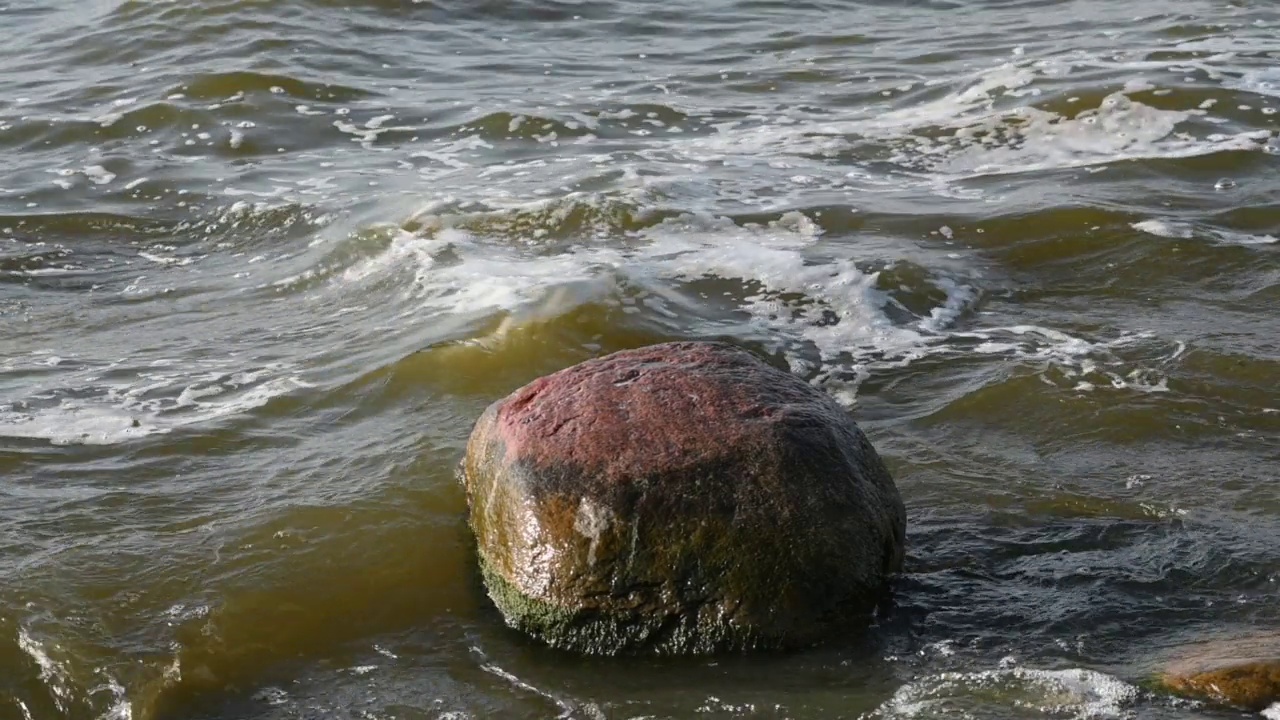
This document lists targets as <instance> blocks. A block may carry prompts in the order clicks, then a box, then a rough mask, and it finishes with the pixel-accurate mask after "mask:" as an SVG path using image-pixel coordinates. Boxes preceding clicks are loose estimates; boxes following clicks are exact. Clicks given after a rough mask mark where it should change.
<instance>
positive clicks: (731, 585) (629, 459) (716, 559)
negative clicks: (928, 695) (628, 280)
mask: <svg viewBox="0 0 1280 720" xmlns="http://www.w3.org/2000/svg"><path fill="white" fill-rule="evenodd" d="M460 478H461V481H462V483H463V485H464V487H465V489H466V495H467V503H468V511H469V520H470V524H471V527H472V530H473V531H474V533H475V536H476V540H477V551H478V555H479V561H480V566H481V571H482V574H483V576H484V580H485V584H486V586H487V588H488V591H489V595H490V597H491V598H492V599H493V601H494V603H495V604H496V605H497V607H498V609H499V610H500V611H501V612H502V614H503V615H504V617H505V618H506V621H507V623H508V624H509V625H511V626H512V627H515V628H517V629H520V630H522V631H524V632H527V633H529V634H531V635H533V636H535V637H537V638H540V639H541V640H543V641H544V642H546V643H548V644H550V645H552V646H555V647H560V648H566V649H570V650H576V651H580V652H584V653H591V654H618V653H633V652H651V653H658V654H695V653H711V652H721V651H740V650H748V649H756V648H784V647H795V646H805V645H812V644H815V643H817V642H819V641H821V640H823V639H825V638H828V637H831V636H832V634H833V633H837V632H840V631H842V630H850V629H854V628H856V627H858V626H860V625H861V626H865V624H866V623H867V622H868V621H869V619H870V615H871V613H872V611H873V610H874V609H875V608H876V606H877V605H878V604H879V602H881V601H882V600H883V599H884V593H885V590H886V587H887V583H888V581H889V579H890V576H891V575H892V574H893V573H895V572H897V571H898V570H899V569H900V566H901V563H902V555H903V541H904V534H905V526H906V517H905V512H904V509H903V505H902V501H901V498H900V497H899V495H898V491H897V488H896V487H895V486H894V483H893V479H892V478H891V477H890V475H889V472H888V470H887V469H886V468H885V466H884V464H883V462H882V461H881V459H880V457H879V456H878V455H877V454H876V451H875V449H874V448H872V446H871V444H870V442H868V440H867V438H866V437H865V436H864V435H863V433H862V431H861V430H860V429H859V428H858V426H857V425H856V424H854V422H853V420H852V419H851V418H850V417H849V415H848V413H847V412H846V411H845V410H844V408H842V407H841V406H840V405H839V404H837V403H836V402H835V401H834V400H833V399H832V398H831V397H830V396H828V395H826V394H825V393H823V392H821V391H819V390H817V389H815V388H813V387H811V386H810V385H808V384H806V383H805V382H803V381H801V380H800V379H799V378H797V377H795V376H794V375H791V374H789V373H786V372H784V371H781V370H778V369H776V368H774V367H772V366H770V365H768V364H766V363H764V362H762V361H761V360H759V359H758V358H756V357H755V356H754V355H752V354H751V353H749V352H746V351H744V350H741V349H738V348H736V347H733V346H731V345H728V344H724V343H706V342H686V343H668V344H663V345H654V346H650V347H645V348H640V349H637V350H630V351H625V352H620V353H615V354H613V355H609V356H606V357H603V358H599V359H596V360H591V361H588V362H585V363H582V364H580V365H576V366H574V367H571V368H568V369H566V370H562V371H560V372H558V373H555V374H553V375H550V376H547V377H544V378H541V379H539V380H536V381H534V382H532V383H530V384H529V385H527V386H525V387H524V388H521V389H520V390H517V391H516V392H514V393H512V394H511V395H510V396H508V397H506V398H504V399H503V400H500V401H498V402H496V403H494V404H493V405H492V406H490V407H489V408H488V410H486V411H485V413H484V414H483V416H482V417H481V418H480V419H479V421H478V422H477V423H476V427H475V429H474V431H473V433H472V435H471V439H470V441H469V443H468V447H467V456H466V458H465V460H464V461H463V463H462V466H461V468H460Z"/></svg>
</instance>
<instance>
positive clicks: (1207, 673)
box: [1161, 633, 1280, 712]
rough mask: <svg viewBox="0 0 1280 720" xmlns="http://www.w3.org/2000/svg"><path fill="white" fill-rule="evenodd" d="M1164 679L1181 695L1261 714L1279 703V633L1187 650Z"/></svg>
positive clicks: (1196, 646) (1165, 673)
mask: <svg viewBox="0 0 1280 720" xmlns="http://www.w3.org/2000/svg"><path fill="white" fill-rule="evenodd" d="M1161 680H1162V681H1163V683H1164V684H1165V686H1167V687H1168V688H1169V689H1170V690H1172V691H1174V692H1176V693H1178V694H1181V695H1188V696H1192V697H1198V698H1202V699H1207V700H1212V701H1214V702H1219V703H1222V704H1224V705H1231V706H1235V707H1238V708H1242V709H1245V710H1252V711H1255V712H1260V711H1262V710H1265V709H1266V708H1267V707H1268V706H1270V705H1271V704H1272V703H1275V702H1280V633H1258V634H1255V635H1250V636H1247V637H1240V638H1231V639H1221V640H1213V641H1209V642H1205V643H1201V644H1199V645H1194V646H1190V647H1187V648H1184V649H1183V650H1182V651H1181V654H1180V657H1179V658H1178V659H1177V660H1176V661H1174V662H1172V663H1170V664H1169V666H1168V667H1167V668H1166V669H1165V671H1164V673H1163V675H1162V676H1161Z"/></svg>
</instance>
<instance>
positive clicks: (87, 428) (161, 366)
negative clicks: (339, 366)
mask: <svg viewBox="0 0 1280 720" xmlns="http://www.w3.org/2000/svg"><path fill="white" fill-rule="evenodd" d="M59 360H61V359H60V358H59ZM59 364H63V363H62V362H60V363H59ZM67 364H71V363H67ZM124 366H125V361H118V362H115V363H110V364H107V365H102V366H98V365H94V364H91V363H87V364H84V365H83V366H80V367H74V366H73V367H72V368H69V369H68V370H67V371H66V372H58V373H53V374H52V375H51V376H50V377H49V378H47V379H46V380H45V381H43V382H40V383H38V384H37V386H36V387H34V388H33V389H32V391H31V392H30V393H29V394H28V395H27V397H25V398H23V399H20V400H16V401H12V402H8V403H3V404H0V437H10V438H24V439H32V440H47V441H49V442H50V443H52V444H54V445H114V444H117V443H122V442H127V441H130V440H135V439H138V438H142V437H145V436H148V435H155V434H164V433H169V432H172V431H173V430H175V429H178V428H181V427H187V426H193V425H197V424H203V423H209V422H212V421H215V420H218V419H220V418H224V417H229V416H232V415H237V414H241V413H244V412H247V411H249V410H252V409H254V408H258V407H261V406H263V405H265V404H266V403H268V402H269V401H271V399H273V398H275V397H279V396H281V395H285V394H288V393H290V392H293V391H295V390H297V389H299V388H305V387H310V383H308V382H306V381H304V380H303V379H302V378H301V377H300V376H299V375H298V374H297V373H296V372H294V371H293V369H292V368H290V367H287V366H284V365H267V366H262V367H257V368H252V369H240V370H228V369H221V368H212V367H209V366H208V365H207V364H206V366H205V367H200V366H195V367H190V366H184V367H183V368H182V369H181V370H176V369H171V366H170V363H168V362H166V361H153V362H152V363H150V364H149V366H147V367H145V368H135V369H130V370H126V369H125V368H124ZM24 370H25V368H23V367H22V366H16V367H15V366H13V365H10V366H8V367H6V368H3V369H0V373H2V372H5V371H7V372H23V371H24ZM121 376H124V377H125V378H128V379H111V380H107V379H105V378H108V377H110V378H120V377H121Z"/></svg>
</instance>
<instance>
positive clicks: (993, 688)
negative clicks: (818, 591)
mask: <svg viewBox="0 0 1280 720" xmlns="http://www.w3.org/2000/svg"><path fill="white" fill-rule="evenodd" d="M1141 696H1142V693H1141V691H1140V690H1139V689H1138V688H1137V687H1135V686H1133V685H1130V684H1128V683H1126V682H1124V681H1122V680H1120V679H1118V678H1115V677H1113V676H1111V675H1106V674H1104V673H1100V672H1096V671H1093V670H1085V669H1070V670H1036V669H1031V668H1024V667H1011V668H1002V669H999V670H987V671H980V672H948V673H939V674H937V675H930V676H926V677H923V678H921V679H919V680H916V681H914V682H911V683H908V684H907V685H904V686H903V687H901V688H899V689H898V691H897V692H896V693H894V695H893V697H892V698H890V699H889V700H888V701H886V702H885V703H884V704H883V705H881V706H880V707H879V708H878V709H877V710H876V711H875V712H874V713H873V717H878V718H884V719H886V720H887V719H889V718H903V719H906V718H931V717H956V716H957V714H958V716H960V717H968V716H970V715H969V714H968V713H969V712H970V711H972V710H974V709H977V708H980V707H985V708H991V707H993V706H1003V707H1005V708H1007V709H1008V712H1011V713H1018V714H1019V716H1021V715H1022V713H1025V712H1026V711H1032V712H1034V713H1037V714H1043V715H1045V716H1049V717H1064V716H1065V717H1071V718H1079V719H1081V720H1085V719H1094V718H1124V717H1129V709H1130V708H1131V707H1132V706H1133V705H1134V704H1135V702H1137V701H1138V700H1139V699H1140V698H1141Z"/></svg>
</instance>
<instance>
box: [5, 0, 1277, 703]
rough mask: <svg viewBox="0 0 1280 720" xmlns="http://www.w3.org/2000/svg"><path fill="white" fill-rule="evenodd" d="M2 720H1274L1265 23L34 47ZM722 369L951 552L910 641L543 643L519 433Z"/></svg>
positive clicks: (130, 10)
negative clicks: (506, 460) (624, 646)
mask: <svg viewBox="0 0 1280 720" xmlns="http://www.w3.org/2000/svg"><path fill="white" fill-rule="evenodd" d="M0 28H2V29H3V31H4V37H5V38H6V40H7V42H5V43H4V44H3V45H2V46H0V66H2V67H3V68H4V69H3V70H2V71H0V152H3V158H4V170H3V174H2V175H0V474H2V479H0V502H2V503H3V505H2V506H0V507H3V513H0V717H3V718H11V717H12V718H31V719H34V720H41V719H44V718H114V719H116V720H122V719H124V718H130V717H131V718H137V719H139V720H141V719H146V720H152V719H162V718H193V719H196V718H210V719H212V718H227V719H229V718H255V719H256V718H263V719H267V718H272V719H274V718H330V717H338V718H348V717H350V718H368V719H373V718H380V719H381V718H398V719H399V718H403V719H409V718H415V719H416V718H455V719H457V718H490V717H510V718H546V717H562V718H579V719H583V720H587V719H596V718H610V719H613V718H691V717H708V718H739V717H743V718H745V717H759V718H839V717H844V718H858V717H865V718H933V717H942V716H948V717H951V716H954V717H975V718H1059V717H1141V718H1203V717H1223V718H1226V717H1235V716H1236V715H1235V714H1233V713H1231V712H1228V711H1223V710H1218V709H1213V708H1207V707H1198V706H1195V705H1190V704H1187V703H1184V702H1179V701H1175V700H1173V699H1172V698H1170V697H1168V696H1166V695H1164V694H1161V693H1159V692H1152V691H1151V690H1150V686H1149V684H1148V683H1147V679H1148V678H1149V676H1150V674H1151V673H1152V671H1153V670H1154V669H1156V668H1157V667H1159V665H1160V663H1161V662H1162V658H1164V657H1165V656H1167V655H1168V654H1169V653H1170V652H1171V651H1172V649H1173V648H1175V647H1176V646H1178V645H1180V644H1182V643H1185V642H1190V641H1195V640H1199V639H1202V638H1204V637H1206V636H1213V635H1215V634H1218V633H1224V632H1242V631H1243V632H1247V631H1249V630H1250V629H1251V628H1271V629H1274V628H1275V626H1276V624H1277V622H1280V607H1278V605H1277V602H1276V600H1277V588H1276V583H1277V579H1278V578H1280V554H1278V553H1277V550H1276V543H1275V539H1276V537H1277V535H1278V534H1280V489H1278V487H1280V486H1277V483H1276V481H1277V475H1278V473H1277V468H1278V467H1280V244H1277V238H1278V237H1280V137H1278V136H1277V128H1278V127H1280V125H1278V117H1280V116H1278V115H1277V109H1280V70H1278V69H1277V68H1280V7H1278V6H1277V5H1276V4H1275V3H1274V2H1271V0H1233V1H1231V2H1225V1H1214V2H1209V1H1205V0H1188V1H1186V2H1179V3H1166V2H1153V1H1151V0H1136V1H1135V2H1126V3H1115V2H1102V1H1101V0H1075V1H1073V2H1050V1H1048V0H971V1H968V2H948V1H946V0H932V1H930V2H915V3H907V2H895V1H893V0H876V1H867V2H854V1H852V0H850V1H849V2H785V3H784V2H774V1H772V0H714V1H712V2H707V3H701V4H697V3H693V4H691V3H676V2H670V1H668V0H652V1H648V2H630V3H624V2H616V1H613V0H606V1H604V2H595V3H585V2H570V1H568V0H560V1H556V0H520V1H518V2H504V3H499V2H489V1H488V0H481V1H477V2H466V3H464V2H454V1H453V0H438V1H436V2H431V1H428V0H415V1H414V2H407V1H406V2H397V1H395V0H369V1H367V2H362V3H349V4H346V3H339V2H335V1H334V0H283V1H275V2H264V1H262V0H232V1H229V2H212V1H210V0H199V1H195V0H193V1H191V2H180V3H179V2H159V1H155V2H151V1H148V2H142V1H134V0H128V1H121V0H94V1H91V2H81V3H73V2H66V1H65V0H10V1H9V2H6V3H4V4H0ZM680 338H727V339H731V340H733V341H735V342H738V343H741V344H745V345H747V346H750V347H753V348H755V349H757V350H760V351H761V352H764V353H767V354H769V355H771V356H772V357H774V358H775V359H776V360H777V361H778V362H784V363H788V364H789V365H790V366H791V367H792V369H793V370H794V371H795V372H797V373H799V374H801V375H803V376H804V377H806V378H808V379H810V380H811V381H812V382H813V383H815V384H817V385H818V386H820V387H823V388H824V389H826V390H828V391H830V392H832V393H833V394H835V395H836V396H837V397H838V398H840V399H841V400H842V401H843V402H845V403H847V404H849V405H850V407H851V408H852V409H853V411H854V413H855V414H856V417H857V418H858V420H859V422H860V423H861V424H862V425H863V426H864V428H865V429H866V430H867V431H868V433H869V434H870V435H871V437H872V439H873V441H874V442H875V443H876V445H877V446H878V447H879V448H880V450H881V452H882V454H884V455H885V457H886V459H887V460H888V461H889V463H890V465H891V467H892V468H893V470H894V472H895V475H896V477H897V480H898V484H899V487H900V489H901V491H902V494H903V496H904V499H905V501H906V503H907V506H908V509H909V518H910V529H909V544H910V555H909V560H908V572H907V573H906V575H905V576H904V577H903V578H902V580H901V582H900V583H899V585H898V588H897V593H896V598H897V606H896V608H895V609H894V612H893V613H892V614H891V615H890V616H889V617H887V618H886V619H885V620H884V621H883V622H882V623H881V624H880V625H879V626H877V627H875V628H873V629H872V630H871V632H869V633H868V635H867V636H866V637H860V638H835V639H833V641H832V643H831V644H830V645H829V646H827V647H824V648H821V649H817V650H814V651H812V652H806V653H796V654H791V655H786V656H774V657H747V658H718V659H710V660H708V659H701V660H664V661H646V660H585V659H579V658H575V657H571V656H567V655H564V654H559V653H555V652H551V651H549V650H545V649H543V648H540V647H538V646H536V645H534V644H532V643H530V642H528V641H525V640H524V639H523V638H521V637H519V636H517V635H515V634H514V633H512V632H510V631H508V630H507V629H506V628H505V627H504V626H503V624H502V622H501V619H500V618H499V617H498V616H497V615H496V613H495V611H494V610H493V609H492V608H491V606H490V605H489V604H488V602H487V600H486V599H485V597H484V595H483V591H482V589H481V588H480V586H479V584H478V579H477V577H476V571H475V567H474V561H473V556H472V550H471V547H470V544H469V537H468V533H467V531H466V528H465V526H464V524H463V519H462V512H463V509H464V503H463V497H462V493H461V492H460V489H459V488H458V487H457V485H456V483H455V482H454V479H453V477H452V471H453V468H454V466H455V464H456V462H457V460H458V458H459V456H460V453H461V451H462V447H463V444H464V442H465V440H466V437H467V434H468V432H469V430H470V427H471V423H472V422H473V421H474V419H475V418H476V416H477V415H478V414H479V412H480V411H481V409H482V408H483V407H485V406H486V405H487V404H488V403H490V402H491V401H493V400H494V399H496V398H498V397H501V396H503V395H504V394H506V393H507V392H509V391H510V390H512V389H514V388H516V387H518V386H519V385H521V384H523V383H525V382H527V381H529V380H531V379H533V378H534V377H537V376H539V375H541V374H544V373H547V372H550V371H553V370H555V369H558V368H560V367H563V366H566V365H568V364H571V363H573V362H576V361H579V360H582V359H585V358H588V357H592V356H595V355H599V354H602V353H605V352H608V351H612V350H616V349H621V348H625V347H632V346H636V345H641V344H645V343H650V342H655V341H661V340H669V339H680Z"/></svg>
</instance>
